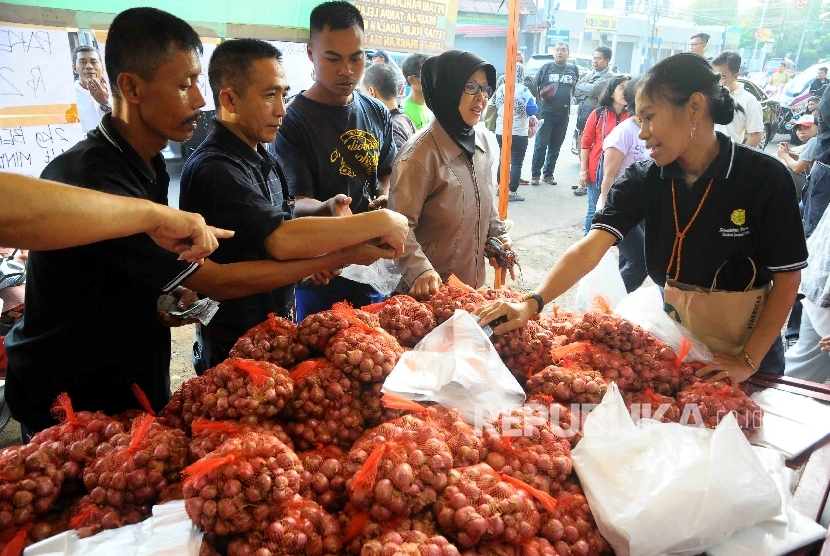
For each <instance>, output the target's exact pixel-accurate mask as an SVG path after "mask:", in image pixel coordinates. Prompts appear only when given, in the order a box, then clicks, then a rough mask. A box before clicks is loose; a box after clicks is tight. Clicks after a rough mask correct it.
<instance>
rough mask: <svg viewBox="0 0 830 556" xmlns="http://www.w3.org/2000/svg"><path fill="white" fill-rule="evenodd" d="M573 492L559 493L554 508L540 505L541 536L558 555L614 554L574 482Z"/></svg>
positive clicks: (597, 555)
mask: <svg viewBox="0 0 830 556" xmlns="http://www.w3.org/2000/svg"><path fill="white" fill-rule="evenodd" d="M570 490H571V492H568V491H561V492H559V493H557V494H556V496H555V498H556V501H557V503H556V507H555V508H554V509H553V510H549V509H545V508H541V507H540V508H539V511H540V513H541V527H540V529H539V536H540V537H544V538H545V539H547V540H548V541H550V543H551V545H552V546H553V548H554V550H556V554H573V555H580V556H599V555H603V554H612V551H611V547H610V546H609V544H608V541H606V540H605V539H604V538H603V537H602V535H600V533H599V529H597V525H596V522H595V521H594V517H593V515H591V508H590V506H588V501H587V500H586V499H585V496H584V494H582V489H581V488H579V487H578V486H577V485H574V486H573V487H572V488H571V489H570Z"/></svg>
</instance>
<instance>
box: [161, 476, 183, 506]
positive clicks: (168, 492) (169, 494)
mask: <svg viewBox="0 0 830 556" xmlns="http://www.w3.org/2000/svg"><path fill="white" fill-rule="evenodd" d="M171 500H184V483H182V482H181V481H176V482H175V483H170V484H168V485H167V486H166V487H164V488H163V489H161V492H159V497H158V500H156V504H158V505H159V506H161V505H162V504H166V503H167V502H170V501H171Z"/></svg>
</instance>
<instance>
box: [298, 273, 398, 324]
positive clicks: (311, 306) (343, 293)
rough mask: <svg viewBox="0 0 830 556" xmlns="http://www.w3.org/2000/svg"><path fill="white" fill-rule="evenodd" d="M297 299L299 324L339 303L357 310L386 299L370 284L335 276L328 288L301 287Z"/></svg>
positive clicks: (299, 286)
mask: <svg viewBox="0 0 830 556" xmlns="http://www.w3.org/2000/svg"><path fill="white" fill-rule="evenodd" d="M294 297H295V299H296V310H297V322H302V320H303V319H304V318H306V316H308V315H312V314H314V313H319V312H320V311H327V310H328V309H331V306H332V305H334V304H335V303H337V302H338V301H348V302H349V303H351V304H352V305H353V306H354V307H355V308H360V307H363V306H364V305H369V304H370V303H380V302H381V301H383V300H384V299H385V297H384V296H383V295H381V294H379V293H378V292H377V291H376V290H375V288H373V287H372V286H370V285H368V284H361V283H359V282H354V281H352V280H347V279H345V278H341V277H340V276H335V277H334V278H332V279H331V281H330V282H329V283H328V285H326V286H314V285H311V286H305V285H303V286H301V285H298V286H297V289H296V290H295V291H294Z"/></svg>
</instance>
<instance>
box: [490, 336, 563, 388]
mask: <svg viewBox="0 0 830 556" xmlns="http://www.w3.org/2000/svg"><path fill="white" fill-rule="evenodd" d="M491 340H492V341H493V346H494V347H495V348H496V351H497V352H498V354H499V356H500V357H501V359H502V361H503V362H504V365H505V367H507V368H508V370H509V371H510V372H511V373H513V376H515V377H516V378H517V379H518V380H519V381H520V382H522V383H523V382H524V381H525V380H526V379H527V378H529V377H531V376H532V375H534V374H536V373H538V372H539V371H541V370H542V369H544V368H545V367H547V366H548V365H550V364H551V363H553V359H552V358H551V355H550V350H551V348H553V347H554V338H553V336H552V335H551V334H550V332H548V331H547V330H545V329H544V328H543V327H542V326H540V325H539V324H538V323H536V322H535V321H529V322H528V323H527V324H526V325H525V326H524V328H518V329H516V330H511V331H510V332H507V333H506V334H501V335H497V336H493V337H492V338H491Z"/></svg>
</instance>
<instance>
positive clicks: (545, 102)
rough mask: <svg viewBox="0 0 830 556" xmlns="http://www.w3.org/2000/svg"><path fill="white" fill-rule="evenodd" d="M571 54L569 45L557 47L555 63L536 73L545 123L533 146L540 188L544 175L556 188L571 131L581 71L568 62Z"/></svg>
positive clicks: (534, 172)
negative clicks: (558, 163)
mask: <svg viewBox="0 0 830 556" xmlns="http://www.w3.org/2000/svg"><path fill="white" fill-rule="evenodd" d="M569 53H570V50H569V49H568V45H567V44H565V43H559V44H557V45H556V51H555V57H554V61H553V62H549V63H547V64H545V65H544V66H542V67H541V68H540V69H539V72H538V73H537V74H536V88H537V90H538V91H539V96H540V99H541V102H542V105H541V106H540V108H539V116H538V117H539V119H542V120H544V121H543V122H542V125H541V127H540V128H539V132H538V133H537V134H536V142H535V144H534V145H533V163H532V166H531V177H532V179H531V180H530V183H531V184H532V185H539V178H540V176H543V177H542V181H544V182H546V183H549V184H551V185H556V181H555V180H554V178H553V172H554V170H555V169H556V161H557V160H558V159H559V151H560V150H561V148H562V142H563V141H564V140H565V132H566V131H567V130H568V119H569V118H570V113H571V98H573V93H574V87H575V86H576V83H577V81H579V70H578V69H577V67H576V66H574V65H572V64H569V63H568V54H569ZM543 163H544V164H543Z"/></svg>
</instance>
